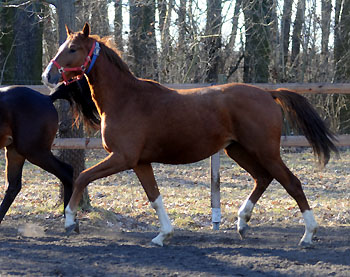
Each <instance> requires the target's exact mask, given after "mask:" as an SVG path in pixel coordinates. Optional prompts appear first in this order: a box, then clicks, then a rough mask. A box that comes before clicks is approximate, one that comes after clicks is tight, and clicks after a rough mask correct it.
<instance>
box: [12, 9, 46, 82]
mask: <svg viewBox="0 0 350 277" xmlns="http://www.w3.org/2000/svg"><path fill="white" fill-rule="evenodd" d="M40 13H41V4H39V3H32V4H28V5H26V6H25V7H23V9H22V8H17V9H16V12H15V24H14V26H13V27H14V28H13V30H14V37H15V48H14V51H13V54H14V56H15V75H14V77H15V78H14V82H13V84H22V85H39V84H41V72H42V56H43V52H42V39H43V29H42V24H41V23H40V22H39V16H40ZM29 57H30V58H29Z"/></svg>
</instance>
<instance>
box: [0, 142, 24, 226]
mask: <svg viewBox="0 0 350 277" xmlns="http://www.w3.org/2000/svg"><path fill="white" fill-rule="evenodd" d="M24 161H25V158H24V157H23V156H22V155H20V154H18V153H17V151H16V149H15V148H14V147H13V146H8V147H7V148H6V179H7V182H8V189H7V190H6V193H5V197H4V199H3V200H2V203H1V206H0V223H1V221H2V220H3V218H4V216H5V214H6V212H7V211H8V209H9V208H10V206H11V204H12V203H13V201H14V200H15V198H16V196H17V194H18V193H19V192H20V191H21V188H22V169H23V164H24Z"/></svg>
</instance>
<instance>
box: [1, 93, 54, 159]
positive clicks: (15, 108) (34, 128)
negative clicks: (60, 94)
mask: <svg viewBox="0 0 350 277" xmlns="http://www.w3.org/2000/svg"><path fill="white" fill-rule="evenodd" d="M0 109H2V114H4V115H5V117H4V118H6V119H4V118H2V121H0V124H1V125H8V126H10V128H11V132H12V136H13V140H14V143H15V145H16V147H17V148H18V151H19V152H21V150H23V151H28V150H30V149H31V148H32V149H35V148H36V145H42V148H47V149H50V148H51V144H52V141H53V139H54V137H55V134H56V132H57V128H58V114H57V111H56V109H55V107H54V105H53V103H52V101H51V100H50V98H49V97H48V96H46V95H43V94H41V93H39V92H37V91H35V90H33V89H30V88H28V87H20V86H13V87H8V88H3V89H1V90H0ZM0 120H1V119H0ZM4 121H6V122H4ZM28 145H31V147H28Z"/></svg>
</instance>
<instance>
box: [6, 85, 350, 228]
mask: <svg viewBox="0 0 350 277" xmlns="http://www.w3.org/2000/svg"><path fill="white" fill-rule="evenodd" d="M211 85H212V84H168V85H166V86H168V87H170V88H174V89H190V88H198V87H207V86H211ZM254 85H256V86H258V87H260V88H262V89H268V90H270V89H277V88H282V87H283V88H288V89H291V90H294V91H296V92H297V93H301V94H350V84H346V83H337V84H329V83H308V84H296V83H285V84H254ZM0 87H1V86H0ZM28 87H30V88H32V89H35V90H37V91H39V92H41V93H43V94H49V90H48V89H47V88H46V87H45V86H28ZM337 139H338V141H337V143H336V144H337V146H350V135H341V136H338V137H337ZM281 145H282V146H283V147H293V146H295V147H299V146H309V143H308V141H307V140H306V138H305V137H304V136H285V137H282V138H281ZM52 148H53V149H102V143H101V139H100V138H56V139H55V141H54V143H53V145H52ZM210 163H211V170H210V172H211V207H212V223H213V229H215V230H218V229H219V226H220V221H221V209H220V174H219V169H220V156H219V153H217V154H215V155H213V156H212V157H211V159H210Z"/></svg>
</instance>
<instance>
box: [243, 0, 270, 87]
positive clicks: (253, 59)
mask: <svg viewBox="0 0 350 277" xmlns="http://www.w3.org/2000/svg"><path fill="white" fill-rule="evenodd" d="M272 7H273V2H272V1H270V0H261V1H260V0H254V1H250V0H244V1H243V12H244V24H245V40H246V41H245V49H244V75H243V81H244V82H245V83H266V82H268V80H269V64H270V42H269V28H268V26H269V24H270V22H271V11H272Z"/></svg>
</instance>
